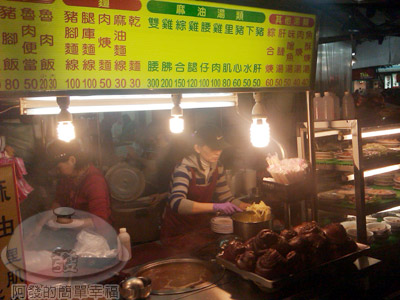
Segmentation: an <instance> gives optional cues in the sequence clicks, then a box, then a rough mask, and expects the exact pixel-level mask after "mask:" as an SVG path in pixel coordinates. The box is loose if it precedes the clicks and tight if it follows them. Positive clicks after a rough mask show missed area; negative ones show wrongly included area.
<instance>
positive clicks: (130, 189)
mask: <svg viewBox="0 0 400 300" xmlns="http://www.w3.org/2000/svg"><path fill="white" fill-rule="evenodd" d="M105 177H106V180H107V183H108V186H109V187H110V191H111V197H112V198H114V199H116V200H119V201H124V202H129V201H133V200H135V199H137V198H138V197H140V196H141V195H142V193H143V191H144V188H145V178H144V175H143V173H142V171H140V170H139V169H136V168H134V167H132V166H131V165H129V164H128V163H118V164H116V165H114V166H112V167H111V168H110V169H109V170H108V171H107V173H106V176H105Z"/></svg>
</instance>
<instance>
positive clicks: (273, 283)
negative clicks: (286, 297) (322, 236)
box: [216, 243, 370, 291]
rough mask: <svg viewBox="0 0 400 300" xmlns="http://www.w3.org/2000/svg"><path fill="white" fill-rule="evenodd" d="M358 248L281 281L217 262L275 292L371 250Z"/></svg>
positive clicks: (362, 245) (362, 246)
mask: <svg viewBox="0 0 400 300" xmlns="http://www.w3.org/2000/svg"><path fill="white" fill-rule="evenodd" d="M357 246H358V250H357V251H355V252H352V253H349V254H347V255H345V256H342V257H339V258H337V259H334V260H330V261H328V262H325V263H323V264H320V265H318V266H316V267H313V268H310V269H306V270H304V271H302V272H299V273H296V274H291V275H289V276H285V277H282V278H280V279H275V280H270V279H267V278H264V277H262V276H260V275H257V274H256V273H254V272H248V271H244V270H241V269H239V268H238V267H237V266H236V265H235V264H234V263H232V262H230V261H228V260H225V259H223V258H221V257H219V256H217V257H216V260H217V263H219V264H221V265H222V266H224V267H225V268H226V269H228V270H230V271H232V272H235V273H236V274H238V275H240V276H241V277H242V278H243V279H245V280H251V281H253V282H254V283H255V284H256V285H257V286H258V287H259V288H260V289H261V290H264V291H273V290H278V289H282V288H283V287H285V286H287V285H289V284H292V283H295V282H301V281H304V280H306V279H307V278H310V276H311V275H313V274H316V273H318V272H320V271H321V270H322V269H324V268H327V267H329V266H332V265H333V264H343V263H348V262H353V261H354V260H356V259H357V258H358V257H360V256H361V254H362V253H364V252H365V251H366V250H368V249H369V248H370V247H369V246H368V245H364V244H360V243H357Z"/></svg>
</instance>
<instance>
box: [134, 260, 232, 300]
mask: <svg viewBox="0 0 400 300" xmlns="http://www.w3.org/2000/svg"><path fill="white" fill-rule="evenodd" d="M134 275H135V276H137V277H139V278H140V277H148V278H150V279H151V280H152V290H151V294H154V295H173V294H181V293H186V292H191V291H195V290H199V289H203V288H206V287H208V286H210V285H212V284H214V283H215V282H217V281H218V280H220V279H221V278H222V276H223V275H224V269H223V268H222V267H221V266H220V265H218V264H216V263H212V262H210V261H205V260H201V259H197V258H174V259H166V260H159V261H155V262H152V263H149V264H147V265H145V266H143V267H141V268H140V269H139V270H137V271H136V272H135V274H134Z"/></svg>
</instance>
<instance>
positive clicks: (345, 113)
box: [342, 91, 356, 120]
mask: <svg viewBox="0 0 400 300" xmlns="http://www.w3.org/2000/svg"><path fill="white" fill-rule="evenodd" d="M342 117H343V119H345V120H350V119H355V117H356V112H355V106H354V99H353V96H352V95H351V94H350V92H348V91H346V92H344V96H343V99H342Z"/></svg>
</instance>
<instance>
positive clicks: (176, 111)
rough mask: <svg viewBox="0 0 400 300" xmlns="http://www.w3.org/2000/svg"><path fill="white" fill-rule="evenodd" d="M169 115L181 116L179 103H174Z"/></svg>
mask: <svg viewBox="0 0 400 300" xmlns="http://www.w3.org/2000/svg"><path fill="white" fill-rule="evenodd" d="M171 116H173V117H175V116H176V117H181V116H183V110H182V108H181V107H180V106H179V105H174V107H173V108H172V109H171Z"/></svg>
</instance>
